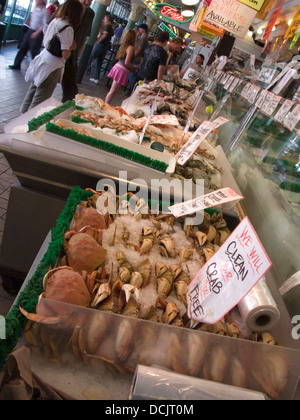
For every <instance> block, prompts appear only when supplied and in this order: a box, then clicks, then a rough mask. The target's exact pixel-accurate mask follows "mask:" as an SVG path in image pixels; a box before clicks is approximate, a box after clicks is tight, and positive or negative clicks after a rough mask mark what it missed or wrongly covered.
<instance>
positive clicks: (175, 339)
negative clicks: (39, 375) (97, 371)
mask: <svg viewBox="0 0 300 420" xmlns="http://www.w3.org/2000/svg"><path fill="white" fill-rule="evenodd" d="M49 314H51V317H52V318H57V320H56V321H52V322H53V324H52V325H47V324H46V323H41V324H36V328H33V331H34V336H32V341H31V347H32V350H33V351H34V352H35V354H36V355H37V356H39V357H45V356H46V357H48V358H49V359H50V360H52V361H53V362H56V363H57V362H59V363H61V364H62V365H61V369H63V366H64V364H66V367H67V369H72V364H73V363H74V362H76V359H77V360H80V361H82V362H83V363H82V365H81V368H82V369H83V370H85V365H87V366H88V370H89V371H91V369H93V366H94V367H96V366H99V365H98V363H100V366H103V362H105V363H106V364H107V367H108V368H111V369H112V370H113V371H115V372H122V373H123V374H124V375H125V374H132V373H133V372H134V370H135V368H136V366H137V364H143V365H146V366H152V365H154V366H159V367H162V368H168V369H171V370H174V371H175V372H178V373H182V374H185V375H191V376H194V377H199V378H203V379H207V380H211V381H215V382H220V383H223V384H228V385H233V386H237V387H240V388H247V389H251V390H253V391H258V392H262V393H264V394H266V395H268V397H269V398H271V399H292V398H293V395H294V392H295V389H296V386H297V383H298V379H299V374H300V364H299V362H300V355H299V351H298V350H293V349H289V348H285V347H279V346H276V347H275V346H272V345H270V344H262V343H255V342H251V341H248V340H243V339H235V338H231V337H226V336H220V335H215V334H211V333H206V332H200V331H194V330H190V329H185V328H180V327H174V326H170V325H164V324H160V323H153V322H151V321H146V320H140V319H134V318H131V317H127V316H124V315H118V314H113V313H108V312H105V313H104V312H101V311H97V310H93V309H87V308H81V307H78V306H74V305H69V304H64V303H60V302H55V301H51V300H48V299H42V300H41V301H40V305H39V309H38V315H40V316H42V317H45V318H47V317H48V316H49ZM121 340H122V341H121ZM68 343H71V345H68ZM102 379H103V381H105V378H104V377H103V378H102ZM108 386H113V383H109V384H108ZM109 398H110V396H109Z"/></svg>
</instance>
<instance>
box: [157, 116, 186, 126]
mask: <svg viewBox="0 0 300 420" xmlns="http://www.w3.org/2000/svg"><path fill="white" fill-rule="evenodd" d="M150 124H165V125H180V124H179V121H178V119H177V117H176V116H175V115H154V116H153V117H152V118H151V120H150Z"/></svg>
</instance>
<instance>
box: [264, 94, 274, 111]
mask: <svg viewBox="0 0 300 420" xmlns="http://www.w3.org/2000/svg"><path fill="white" fill-rule="evenodd" d="M274 96H275V95H274V93H272V92H268V93H267V95H266V97H265V100H264V103H263V105H262V107H261V110H262V111H263V112H264V113H265V114H268V112H269V108H270V105H271V102H272V100H273V98H274Z"/></svg>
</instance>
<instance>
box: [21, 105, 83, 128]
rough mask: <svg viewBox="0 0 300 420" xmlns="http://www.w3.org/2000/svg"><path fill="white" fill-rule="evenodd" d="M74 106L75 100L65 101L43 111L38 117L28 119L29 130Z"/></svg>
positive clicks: (38, 126)
mask: <svg viewBox="0 0 300 420" xmlns="http://www.w3.org/2000/svg"><path fill="white" fill-rule="evenodd" d="M74 107H75V102H74V101H67V102H65V103H64V104H62V105H60V106H58V107H56V108H54V109H52V111H49V112H45V113H44V114H42V115H40V116H39V117H36V118H33V119H32V120H30V121H29V122H28V129H29V132H31V131H36V130H37V129H39V128H40V127H41V126H42V125H44V124H46V123H47V122H49V121H51V120H52V119H53V118H54V117H56V116H57V115H59V114H61V113H62V112H64V111H66V110H67V109H69V108H74Z"/></svg>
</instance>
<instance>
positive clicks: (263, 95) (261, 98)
mask: <svg viewBox="0 0 300 420" xmlns="http://www.w3.org/2000/svg"><path fill="white" fill-rule="evenodd" d="M267 93H268V91H267V90H263V91H262V92H261V93H260V95H259V97H258V100H257V102H256V106H257V107H258V108H261V107H262V106H263V104H264V102H265V99H266V96H267Z"/></svg>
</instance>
